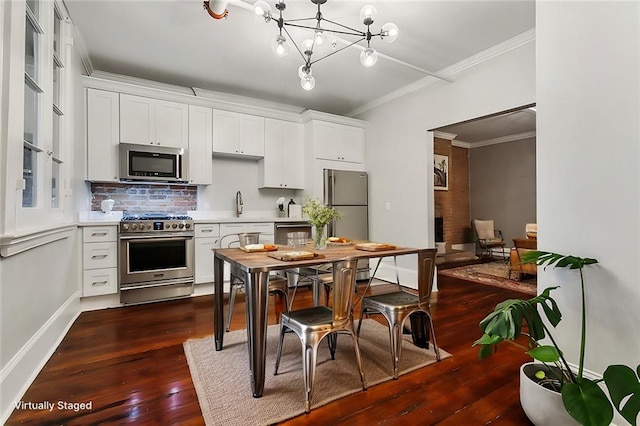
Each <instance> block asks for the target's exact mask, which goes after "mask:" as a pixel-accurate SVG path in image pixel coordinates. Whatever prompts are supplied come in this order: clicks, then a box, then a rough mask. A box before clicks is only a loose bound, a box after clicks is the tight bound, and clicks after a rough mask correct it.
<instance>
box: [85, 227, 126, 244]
mask: <svg viewBox="0 0 640 426" xmlns="http://www.w3.org/2000/svg"><path fill="white" fill-rule="evenodd" d="M117 239H118V227H117V226H85V227H83V228H82V241H83V242H85V243H101V242H105V241H116V240H117Z"/></svg>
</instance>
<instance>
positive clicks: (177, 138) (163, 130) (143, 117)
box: [120, 94, 189, 148]
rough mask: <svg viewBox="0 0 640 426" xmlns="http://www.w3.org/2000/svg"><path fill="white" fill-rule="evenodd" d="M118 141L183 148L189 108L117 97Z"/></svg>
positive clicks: (186, 143) (183, 105)
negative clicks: (118, 99)
mask: <svg viewBox="0 0 640 426" xmlns="http://www.w3.org/2000/svg"><path fill="white" fill-rule="evenodd" d="M120 142H122V143H133V144H139V145H149V144H151V145H161V146H169V147H174V148H187V147H188V144H189V106H188V105H187V104H181V103H178V102H169V101H163V100H159V99H151V98H145V97H142V96H133V95H126V94H121V95H120Z"/></svg>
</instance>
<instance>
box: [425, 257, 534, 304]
mask: <svg viewBox="0 0 640 426" xmlns="http://www.w3.org/2000/svg"><path fill="white" fill-rule="evenodd" d="M438 273H439V274H442V275H447V276H450V277H455V278H461V279H463V280H466V281H473V282H475V283H479V284H486V285H491V286H494V287H502V288H507V289H509V290H515V291H519V292H522V293H526V294H531V295H534V296H535V295H536V294H537V284H536V278H535V277H533V278H528V279H525V280H523V281H516V280H512V279H509V265H508V264H506V263H504V262H503V261H498V262H489V263H478V264H475V265H468V266H461V267H459V268H451V269H444V270H442V271H440V272H438Z"/></svg>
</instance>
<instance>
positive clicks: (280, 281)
mask: <svg viewBox="0 0 640 426" xmlns="http://www.w3.org/2000/svg"><path fill="white" fill-rule="evenodd" d="M229 286H230V289H229V291H230V295H229V309H228V312H227V324H226V331H229V328H230V327H231V317H232V316H233V306H234V305H235V302H236V294H237V293H238V291H244V281H242V280H241V279H240V278H238V277H237V276H234V275H231V279H230V280H229ZM269 294H271V295H278V294H280V295H282V297H284V304H285V312H289V309H290V307H289V293H288V283H287V279H286V278H283V277H280V276H277V275H271V276H270V277H269ZM276 307H277V304H276ZM281 315H282V312H280V311H279V310H278V309H276V317H278V320H280V316H281Z"/></svg>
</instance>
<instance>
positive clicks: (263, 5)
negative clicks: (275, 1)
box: [253, 0, 271, 22]
mask: <svg viewBox="0 0 640 426" xmlns="http://www.w3.org/2000/svg"><path fill="white" fill-rule="evenodd" d="M253 12H254V17H255V18H256V19H257V20H259V21H261V20H264V21H265V22H269V21H271V6H269V3H267V2H266V1H264V0H258V1H257V2H255V4H254V5H253Z"/></svg>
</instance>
